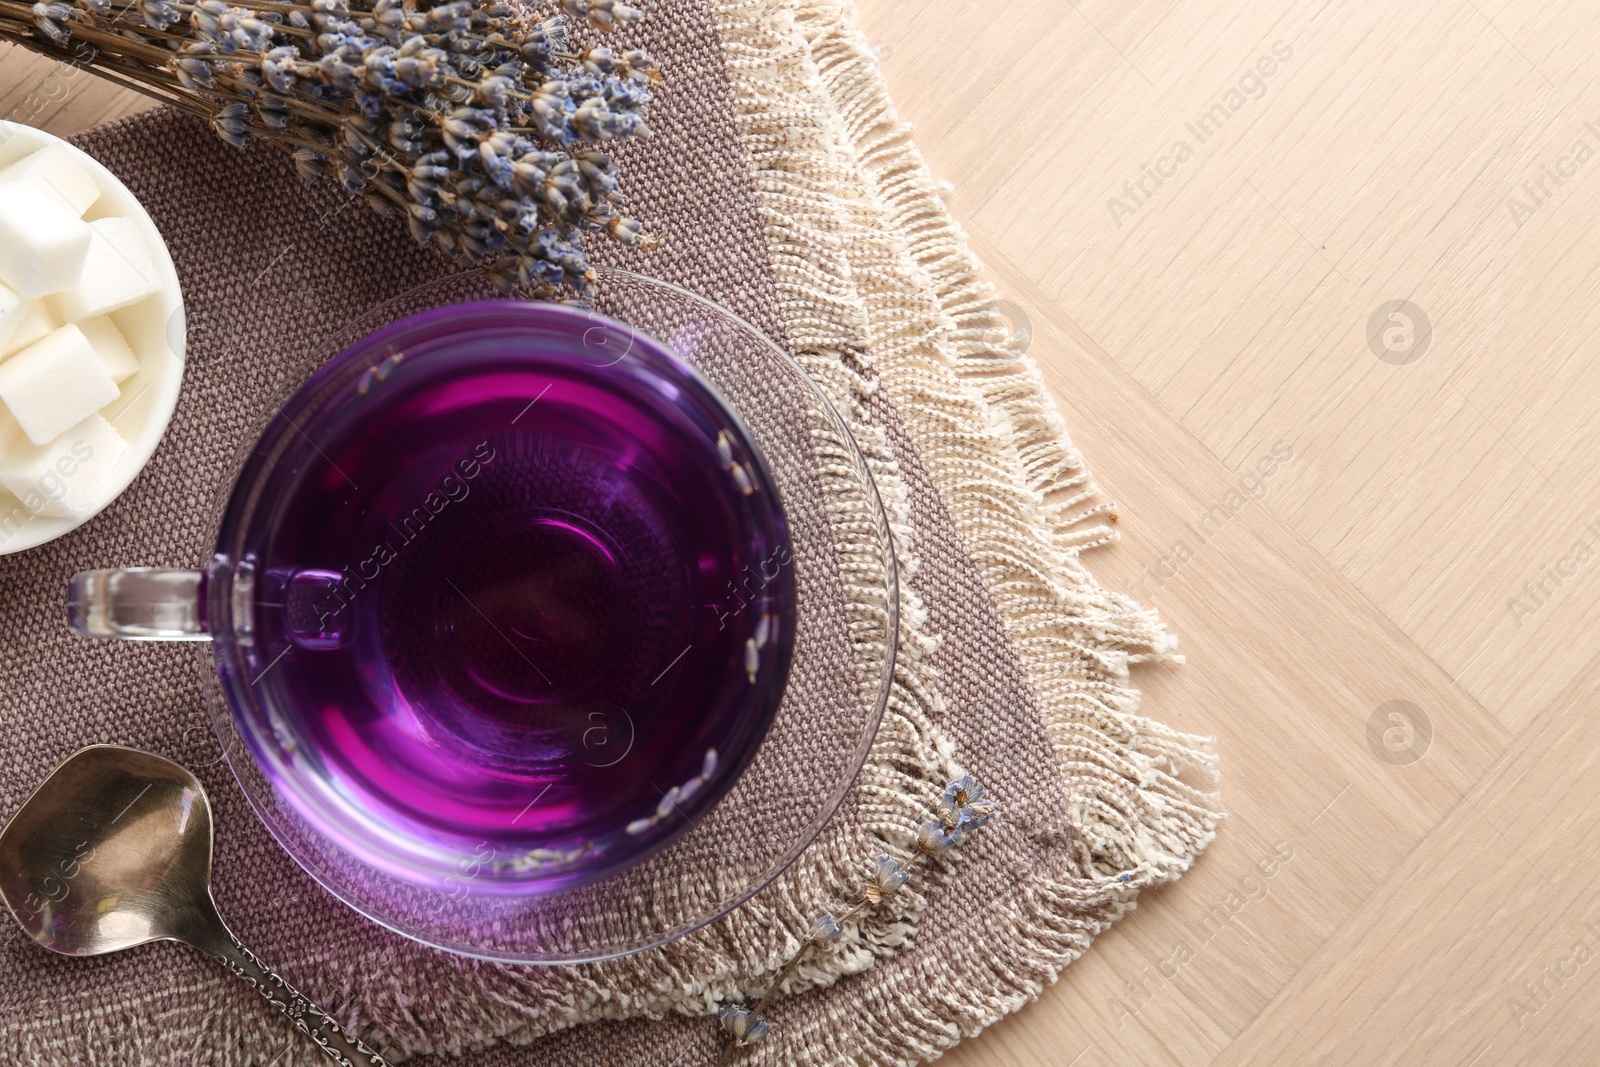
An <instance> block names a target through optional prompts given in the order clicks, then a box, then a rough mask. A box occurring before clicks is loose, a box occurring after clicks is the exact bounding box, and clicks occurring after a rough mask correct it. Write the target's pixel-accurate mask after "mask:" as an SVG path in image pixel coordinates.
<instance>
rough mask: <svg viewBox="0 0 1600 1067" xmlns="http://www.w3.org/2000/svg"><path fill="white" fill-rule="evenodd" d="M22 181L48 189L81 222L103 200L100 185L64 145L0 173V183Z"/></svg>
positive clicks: (41, 150) (35, 154)
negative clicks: (87, 212)
mask: <svg viewBox="0 0 1600 1067" xmlns="http://www.w3.org/2000/svg"><path fill="white" fill-rule="evenodd" d="M19 181H26V182H33V183H34V184H35V185H38V186H40V187H42V188H44V189H46V190H47V191H49V192H50V193H51V194H52V195H54V196H56V197H57V198H59V199H60V200H61V202H62V203H63V204H65V205H67V207H69V208H71V209H72V213H73V214H74V215H77V216H79V217H80V218H81V217H82V215H83V213H84V212H85V211H88V210H89V209H90V208H91V207H93V206H94V202H95V201H96V200H99V199H100V183H99V182H97V181H95V180H94V175H93V174H91V173H90V172H89V168H88V167H86V166H84V165H83V161H82V160H80V159H79V158H78V156H77V153H75V152H74V151H73V150H72V149H70V148H68V147H67V146H66V145H63V144H52V145H46V146H45V147H44V148H41V149H39V150H38V151H37V152H35V153H33V154H32V155H30V156H24V157H23V158H21V159H19V160H18V161H17V162H15V163H13V164H11V166H9V167H7V168H5V169H4V170H0V182H19Z"/></svg>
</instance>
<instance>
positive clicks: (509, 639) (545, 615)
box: [74, 301, 795, 892]
mask: <svg viewBox="0 0 1600 1067" xmlns="http://www.w3.org/2000/svg"><path fill="white" fill-rule="evenodd" d="M790 551H791V549H790V544H789V538H788V530H787V527H786V525H785V522H784V519H783V515H782V511H781V507H780V503H779V500H778V496H777V490H776V487H775V484H774V481H773V479H772V477H771V476H770V474H769V472H768V470H767V468H766V464H765V462H764V461H763V459H762V457H761V455H760V453H759V452H758V450H757V448H756V446H755V444H754V443H753V442H752V440H751V439H750V437H749V435H748V433H747V431H746V430H745V428H744V427H743V425H742V424H741V422H740V420H739V419H738V417H737V415H736V414H735V413H734V412H733V411H732V410H731V409H730V408H729V407H728V405H727V404H726V403H725V402H724V401H723V400H722V399H721V398H720V397H719V396H718V395H717V394H716V392H715V391H714V390H713V389H712V388H711V386H710V385H709V384H708V383H707V382H705V381H704V380H703V379H702V378H701V377H700V375H699V374H698V373H697V372H695V371H694V370H693V369H692V368H691V367H690V366H689V365H688V364H686V363H685V362H683V361H682V360H681V359H679V358H678V357H677V356H676V355H674V354H672V353H671V352H669V351H668V350H667V349H666V348H665V347H663V346H661V345H660V344H658V343H657V342H655V341H653V340H651V339H649V338H647V337H644V336H642V335H640V334H637V333H635V332H633V331H632V330H630V329H629V328H627V327H624V326H620V325H617V324H614V323H611V322H610V321H609V320H603V319H600V318H599V317H598V316H595V315H593V314H591V313H587V312H583V311H580V310H576V309H572V308H564V307H556V306H550V305H543V304H525V303H516V302H509V301H493V302H487V303H480V304H469V305H456V306H453V307H448V308H443V309H439V310H435V311H430V312H426V313H423V314H421V315H417V316H415V317H413V318H410V319H407V320H405V321H403V322H400V323H398V324H396V325H394V326H391V327H389V328H387V329H385V330H383V331H380V332H379V333H377V334H374V335H373V336H371V337H369V338H367V339H366V340H364V341H362V342H360V343H359V344H357V345H355V346H353V347H352V348H351V349H349V350H347V351H345V352H344V353H342V354H340V355H339V356H337V357H335V358H334V359H333V360H332V361H331V362H330V363H328V364H327V365H326V366H324V367H323V368H322V369H321V370H319V371H318V372H317V373H316V374H315V375H314V376H313V377H312V378H311V379H310V380H309V381H307V382H306V383H305V384H304V385H303V386H302V387H300V389H299V390H298V391H296V392H295V393H294V395H293V396H292V397H291V398H290V399H289V400H288V401H287V402H286V403H285V404H284V405H283V407H282V408H281V410H280V411H279V412H278V413H277V414H276V415H274V416H273V417H272V419H271V420H270V421H269V422H268V423H267V425H266V428H265V429H264V431H263V432H262V434H261V437H260V439H259V440H258V441H257V443H256V444H255V446H254V448H253V449H252V451H251V452H250V453H249V455H248V457H247V458H246V459H245V461H244V464H243V467H242V469H241V471H240V473H239V475H238V477H237V479H236V482H235V486H234V489H233V492H232V496H231V498H230V500H229V503H228V506H227V508H226V510H225V512H224V515H223V518H222V521H221V526H220V529H219V533H218V539H217V548H216V555H215V557H214V559H213V561H212V563H211V566H210V568H209V571H208V574H207V580H206V588H205V589H204V591H203V599H204V607H205V612H204V617H205V619H206V621H207V624H208V625H206V626H205V628H206V629H207V630H209V632H210V635H211V638H212V640H213V641H214V642H215V644H214V651H215V656H216V662H217V667H218V672H219V675H220V678H221V681H222V687H223V691H224V692H225V694H226V696H227V700H228V703H229V706H230V708H231V709H232V713H233V716H234V719H235V721H236V723H237V724H238V726H239V728H240V729H239V732H240V733H241V734H242V735H243V736H244V737H245V738H246V740H247V741H248V743H249V745H250V747H251V750H252V752H251V755H252V757H253V759H254V761H255V762H256V764H257V765H258V766H259V767H260V769H261V770H262V772H263V773H264V774H265V775H266V777H267V778H268V779H269V780H270V781H272V782H273V784H274V786H275V787H276V788H277V789H278V791H279V792H280V793H281V794H282V795H283V796H284V797H285V798H286V799H287V800H288V801H289V803H290V805H291V806H292V807H293V808H294V810H296V811H297V812H298V813H299V814H300V816H302V817H303V818H304V819H306V820H307V821H308V822H309V823H310V824H311V825H312V826H313V827H314V828H315V829H316V830H317V831H319V832H320V833H322V834H324V835H326V836H328V837H329V838H331V839H332V840H334V841H336V842H337V843H338V844H339V846H340V847H341V848H342V849H344V850H346V851H348V852H350V853H352V854H354V855H357V856H359V857H361V858H362V859H364V860H365V861H367V862H371V863H375V864H377V865H379V866H381V867H383V868H385V869H387V870H390V871H391V872H393V873H395V874H398V875H401V876H402V877H406V878H408V879H410V880H414V881H417V882H419V883H421V884H424V885H438V884H440V881H441V879H445V878H449V877H454V878H457V879H459V878H461V877H463V876H465V877H470V878H471V879H473V880H474V882H475V889H474V891H483V890H486V889H487V890H488V891H491V892H492V891H495V889H496V887H500V888H503V889H504V891H507V892H529V891H540V890H543V889H548V888H556V887H562V886H570V885H573V884H576V883H580V882H583V881H589V880H592V879H594V878H597V877H600V876H603V875H605V874H606V873H609V872H613V871H616V870H618V869H621V868H623V867H626V866H630V865H632V864H634V863H637V862H638V861H640V860H641V859H643V858H645V857H646V856H648V855H650V854H651V853H653V852H655V851H657V850H659V849H660V848H662V847H664V846H665V845H667V844H668V843H670V842H671V840H672V839H673V838H674V837H676V836H677V835H678V834H680V833H682V832H683V831H685V830H687V829H688V828H689V827H690V826H691V825H692V824H693V823H694V821H696V820H697V819H698V818H699V816H700V815H701V814H703V813H704V812H705V811H707V810H708V809H709V807H710V806H711V805H713V804H715V803H716V802H717V800H718V799H720V797H721V796H722V795H723V794H725V793H726V791H727V790H728V789H729V788H730V787H731V786H732V784H733V782H734V781H735V779H736V778H737V777H738V775H739V774H740V772H741V771H742V770H743V769H744V768H745V766H746V765H747V764H748V763H749V762H750V760H751V759H752V758H753V756H754V754H755V752H756V749H757V748H758V746H759V745H760V743H761V740H762V737H763V735H764V733H765V732H766V730H767V727H768V725H769V724H770V723H771V721H772V718H773V715H774V713H775V711H776V709H777V706H778V703H779V700H780V698H781V696H782V692H783V688H784V682H785V680H786V676H787V672H788V667H789V661H790V656H791V651H792V642H793V635H794V626H795V619H794V613H795V589H794V574H793V567H792V566H791V563H792V558H791V555H790ZM98 573H108V572H98ZM109 573H116V572H109ZM123 573H124V574H129V573H134V572H123ZM74 595H75V602H76V600H77V599H79V598H80V593H79V589H78V583H75V594H74ZM89 598H90V597H89V594H87V593H83V594H82V599H89ZM78 628H79V629H80V630H83V629H85V627H84V626H81V625H80V626H78Z"/></svg>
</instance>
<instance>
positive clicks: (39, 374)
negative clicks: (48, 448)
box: [0, 323, 121, 445]
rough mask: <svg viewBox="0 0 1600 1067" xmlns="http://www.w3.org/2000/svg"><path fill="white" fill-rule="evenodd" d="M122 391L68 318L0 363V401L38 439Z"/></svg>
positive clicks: (68, 425)
mask: <svg viewBox="0 0 1600 1067" xmlns="http://www.w3.org/2000/svg"><path fill="white" fill-rule="evenodd" d="M120 393H121V390H120V389H118V388H117V383H116V382H114V381H112V380H111V375H110V374H109V373H108V372H107V371H106V368H105V364H103V363H101V362H100V357H99V356H97V355H95V353H94V346H92V345H91V344H89V339H88V338H87V337H85V336H84V335H83V331H82V330H80V329H78V327H76V326H74V325H71V324H70V323H69V324H68V325H66V326H63V327H61V328H60V329H59V330H56V331H55V332H54V333H52V334H51V335H50V336H48V337H46V338H45V339H44V340H42V341H36V342H34V343H33V344H31V345H29V346H28V347H27V348H24V349H23V350H22V351H20V352H18V353H17V354H16V355H14V356H12V357H10V358H9V359H7V360H6V361H5V362H4V363H0V401H4V402H5V405H6V407H8V408H10V409H11V415H12V417H13V418H14V419H16V420H17V425H19V426H21V427H22V432H23V433H25V434H27V435H28V440H30V441H32V442H33V443H34V444H36V445H43V444H48V443H49V442H51V441H53V440H55V438H56V437H57V436H59V435H60V434H62V433H64V432H66V431H67V430H68V429H70V428H71V427H73V426H76V425H77V424H78V423H80V422H82V421H83V420H84V419H86V418H88V417H89V416H90V415H93V414H94V413H95V412H97V411H99V410H100V409H101V408H103V407H105V406H106V405H107V404H109V403H111V402H112V401H113V400H115V399H116V398H117V397H118V395H119V394H120Z"/></svg>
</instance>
